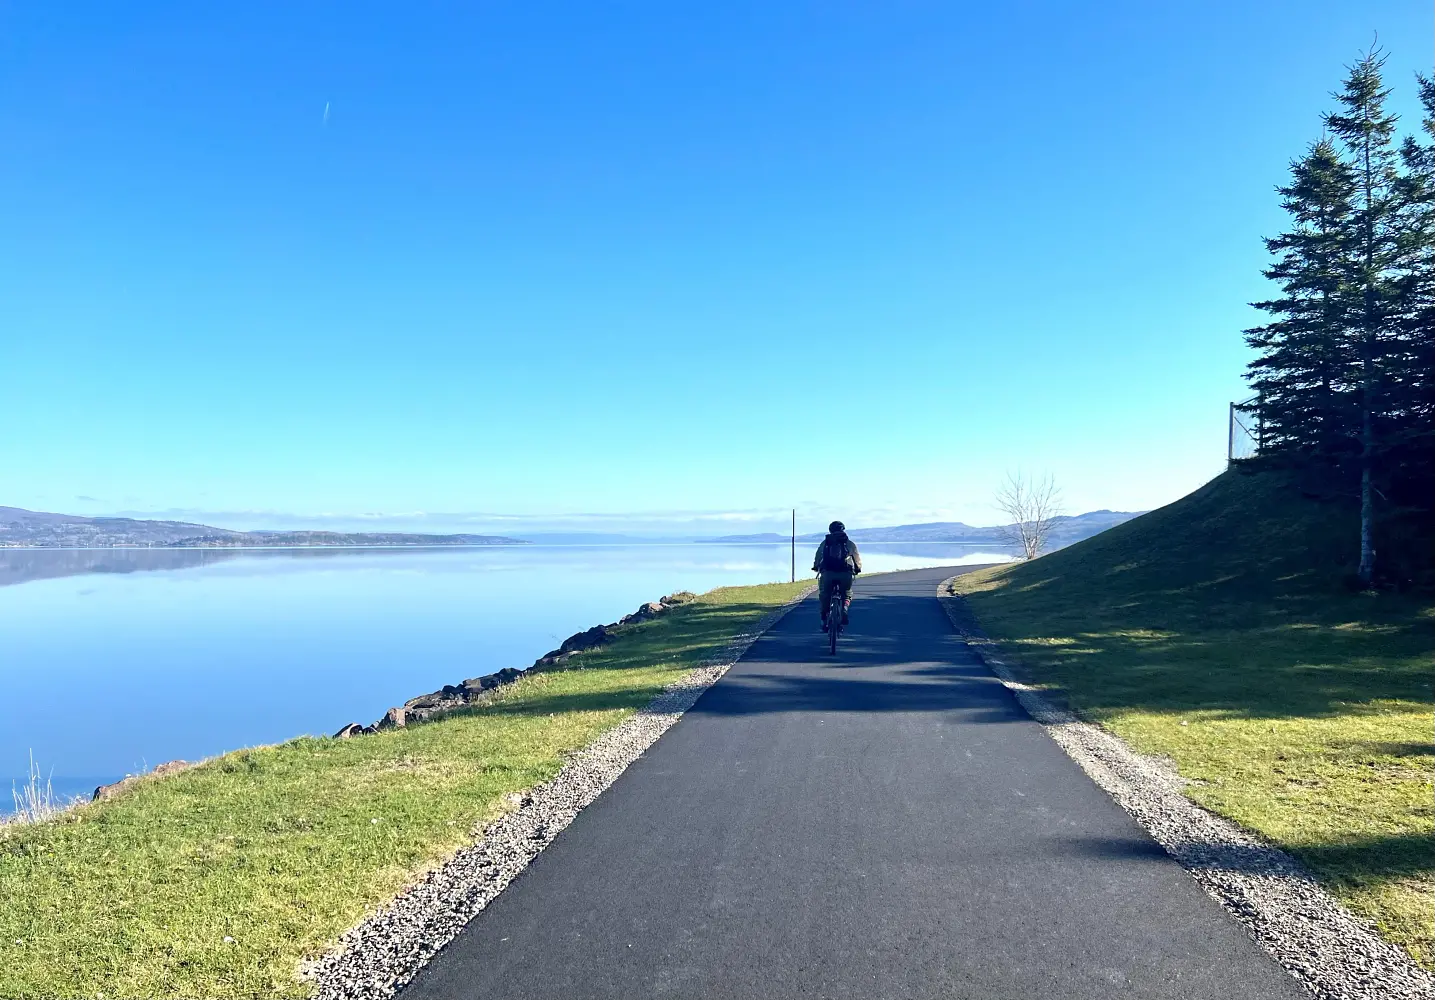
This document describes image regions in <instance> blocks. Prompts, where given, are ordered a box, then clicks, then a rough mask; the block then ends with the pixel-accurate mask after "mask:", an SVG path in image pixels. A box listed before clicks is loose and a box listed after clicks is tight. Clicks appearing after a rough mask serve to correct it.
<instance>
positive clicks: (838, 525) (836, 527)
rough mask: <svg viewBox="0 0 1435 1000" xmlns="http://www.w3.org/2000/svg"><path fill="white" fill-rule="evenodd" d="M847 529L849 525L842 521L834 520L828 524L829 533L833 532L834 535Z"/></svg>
mask: <svg viewBox="0 0 1435 1000" xmlns="http://www.w3.org/2000/svg"><path fill="white" fill-rule="evenodd" d="M846 530H847V525H845V524H843V523H842V522H841V521H833V522H832V523H831V524H829V525H828V526H827V531H828V533H829V534H833V535H835V534H837V533H838V532H839V531H846Z"/></svg>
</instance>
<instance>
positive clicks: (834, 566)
mask: <svg viewBox="0 0 1435 1000" xmlns="http://www.w3.org/2000/svg"><path fill="white" fill-rule="evenodd" d="M812 571H813V572H814V573H817V574H818V577H817V606H818V607H819V608H820V609H822V631H824V632H826V631H827V608H828V605H830V604H831V603H832V588H833V587H839V588H841V594H842V624H843V625H846V624H847V609H848V608H849V607H851V606H852V579H853V577H855V576H856V575H857V574H858V573H860V572H862V554H861V553H860V552H858V551H857V543H856V542H854V541H853V540H852V539H850V538H848V537H847V526H846V525H845V524H843V523H842V522H841V521H833V522H832V523H831V524H829V525H828V526H827V537H826V538H824V539H823V540H822V544H821V545H819V546H817V554H816V555H815V556H813V557H812Z"/></svg>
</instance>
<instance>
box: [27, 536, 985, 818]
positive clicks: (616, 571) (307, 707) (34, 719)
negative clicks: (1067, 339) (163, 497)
mask: <svg viewBox="0 0 1435 1000" xmlns="http://www.w3.org/2000/svg"><path fill="white" fill-rule="evenodd" d="M863 555H864V561H865V563H866V565H867V567H868V568H869V570H871V571H874V572H875V571H880V570H889V569H904V568H910V567H915V566H931V565H946V564H959V563H971V562H990V561H998V560H1000V559H1002V558H1004V557H1005V556H1004V554H1003V553H999V552H992V551H991V550H990V548H986V547H973V546H959V545H949V544H930V545H923V544H908V545H870V546H864V547H863ZM811 558H812V553H811V551H810V546H806V545H804V546H801V547H800V549H799V551H798V553H797V570H798V576H799V578H803V577H807V576H808V575H809V574H808V573H807V571H806V567H807V566H808V565H810V562H809V560H810V559H811ZM790 559H791V554H790V551H789V549H788V547H787V546H785V545H765V546H763V545H757V546H751V545H742V546H737V545H713V544H680V545H632V546H611V545H609V546H539V545H534V546H476V547H465V548H460V547H443V548H433V549H412V548H392V549H312V548H311V549H259V550H256V549H70V550H66V549H0V583H3V584H7V585H8V586H0V702H3V704H5V705H7V706H12V707H13V706H25V707H26V708H27V710H25V711H10V712H8V713H7V717H6V720H5V725H4V726H0V809H4V808H6V807H8V805H9V801H8V799H9V796H8V786H9V784H10V780H9V779H10V778H11V777H12V776H16V777H18V776H20V775H23V774H24V773H25V769H26V764H27V763H28V759H29V752H30V751H31V750H33V751H34V754H35V758H36V760H37V761H38V762H39V763H40V765H41V767H42V768H43V769H44V770H45V771H46V772H51V770H52V769H53V775H54V778H55V783H56V785H57V787H63V788H67V789H69V788H83V787H86V786H88V787H93V786H94V785H95V784H97V783H99V782H100V781H101V780H112V779H113V778H116V777H119V776H121V775H123V774H125V773H127V772H132V771H135V770H137V769H140V768H142V767H144V766H145V765H146V764H148V765H154V764H157V763H161V762H163V761H166V760H172V759H174V758H178V757H183V758H187V759H195V758H199V757H205V756H209V755H212V754H215V753H220V752H222V751H225V750H230V749H234V748H236V747H240V746H246V745H252V744H256V743H270V742H275V741H279V740H283V739H286V738H289V737H291V736H295V735H298V734H300V733H306V732H308V733H322V732H332V731H334V730H336V729H338V728H339V726H341V725H343V724H344V723H347V722H350V721H361V722H370V721H373V720H374V719H376V718H378V717H379V716H380V715H381V714H382V713H383V711H384V709H385V708H387V707H388V706H389V705H394V704H398V703H400V702H402V701H404V700H405V699H407V698H409V697H412V696H414V695H416V694H419V693H422V692H424V691H431V690H434V689H435V688H437V687H439V686H440V685H442V684H445V683H451V682H453V681H457V680H460V679H462V678H464V677H472V676H475V675H477V674H481V673H488V672H490V671H493V670H498V669H500V668H502V667H509V666H518V667H522V666H527V665H528V664H529V663H531V662H532V661H533V660H534V658H535V657H537V656H539V655H541V654H542V653H544V652H546V651H548V650H549V649H552V648H553V647H554V646H556V645H557V644H558V642H559V641H560V640H561V639H562V638H563V637H565V636H567V635H569V634H571V633H573V632H576V631H578V630H579V629H582V628H586V627H587V626H589V625H592V624H593V623H595V622H608V621H613V620H615V619H616V618H617V617H619V616H620V615H622V614H624V613H625V612H628V611H631V610H632V609H633V608H635V607H636V606H637V605H638V604H639V603H640V602H642V601H647V600H651V599H653V598H656V597H658V596H660V595H662V594H664V593H669V592H671V591H674V590H684V589H685V590H694V591H703V590H708V589H710V588H712V587H716V586H722V585H730V584H747V583H762V582H766V581H770V580H785V579H786V578H787V576H788V573H789V571H790ZM61 692H62V693H63V694H62V695H61Z"/></svg>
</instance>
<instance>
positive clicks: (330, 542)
mask: <svg viewBox="0 0 1435 1000" xmlns="http://www.w3.org/2000/svg"><path fill="white" fill-rule="evenodd" d="M526 544H527V543H526V542H524V541H523V540H521V539H518V538H506V537H504V536H502V535H418V534H408V533H400V532H345V531H231V530H230V529H228V528H213V527H210V526H209V525H207V524H190V523H188V522H185V521H142V520H137V519H134V518H128V517H80V516H77V515H73V514H47V513H45V512H43V511H34V510H24V509H22V508H20V507H0V548H15V547H34V548H75V549H91V548H200V547H204V548H255V547H261V546H304V547H310V546H314V547H321V546H335V545H386V546H387V545H392V546H398V545H526Z"/></svg>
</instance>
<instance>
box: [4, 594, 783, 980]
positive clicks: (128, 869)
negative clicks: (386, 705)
mask: <svg viewBox="0 0 1435 1000" xmlns="http://www.w3.org/2000/svg"><path fill="white" fill-rule="evenodd" d="M805 586H806V584H805V583H798V584H795V585H789V584H771V585H766V586H758V587H731V588H722V589H719V590H715V591H712V592H710V593H708V594H705V595H703V596H702V597H701V598H699V599H698V600H697V601H695V602H693V603H691V604H687V605H683V606H681V607H679V608H676V609H674V610H672V611H670V612H669V613H667V614H665V615H664V616H662V617H661V618H658V619H656V620H653V621H650V622H646V623H642V624H639V625H634V626H629V627H626V628H625V629H624V630H623V631H622V634H621V635H620V637H619V638H618V639H617V640H616V641H615V642H614V643H613V644H611V645H610V646H608V647H605V648H603V649H600V650H594V651H592V652H590V653H585V654H583V655H582V656H581V658H580V661H579V662H581V664H582V667H583V669H577V670H568V671H563V672H556V673H547V674H540V675H536V676H533V677H530V678H525V679H523V680H521V681H519V682H518V683H516V684H514V685H513V686H512V687H510V688H507V689H505V691H504V693H503V694H502V696H501V697H500V698H499V699H498V700H496V701H495V702H493V703H491V704H489V705H486V706H484V707H482V708H479V709H477V710H474V711H471V712H469V713H466V714H463V715H457V716H450V717H448V718H445V719H442V720H438V721H434V722H431V723H428V724H425V725H419V726H415V727H412V728H410V729H405V730H395V731H390V732H384V733H380V734H377V735H374V736H368V737H363V738H359V739H352V740H332V739H311V738H304V739H297V740H292V741H290V742H288V743H284V744H281V745H279V746H274V747H265V748H260V749H252V750H243V751H238V752H236V753H231V754H227V755H225V756H224V757H220V758H217V759H215V760H212V761H209V762H207V763H205V764H203V765H201V766H200V767H197V768H195V769H193V770H190V771H186V772H183V773H181V774H177V775H174V776H172V777H169V778H165V779H163V780H155V781H148V782H143V783H141V784H140V785H139V786H138V787H136V788H135V789H134V790H133V791H131V792H129V793H127V794H126V795H124V796H123V797H121V798H118V799H116V800H114V801H111V802H103V803H95V804H92V805H87V806H83V807H81V808H79V809H76V810H74V811H72V812H69V813H66V814H64V815H62V816H60V817H59V818H57V819H53V820H49V821H47V822H42V823H37V824H32V825H10V826H0V996H3V997H7V998H14V1000H30V998H35V1000H41V998H43V1000H54V998H61V997H97V996H103V997H106V998H120V997H145V998H150V997H189V998H197V997H264V998H270V997H302V996H305V995H307V993H308V988H307V986H306V984H304V983H303V982H301V981H300V979H299V978H298V976H297V969H298V967H299V964H300V962H301V961H302V960H303V959H305V958H308V957H313V956H315V955H317V954H318V953H319V952H321V951H322V949H324V948H325V947H326V946H327V945H329V944H330V943H331V942H333V941H334V940H335V939H336V938H337V936H338V935H339V934H340V933H341V932H342V931H344V930H345V929H346V928H348V927H349V926H351V925H353V924H354V923H356V922H357V921H358V920H359V919H360V918H361V917H362V916H363V914H364V912H365V910H366V908H368V907H372V906H374V905H376V904H378V903H380V902H382V901H383V900H385V899H387V898H388V897H390V896H392V895H393V893H394V892H396V891H397V890H398V889H400V888H401V887H403V886H404V885H405V884H407V883H409V882H410V881H411V880H412V879H413V878H414V877H415V875H416V874H418V873H420V872H422V871H424V870H425V869H427V868H429V867H431V866H433V865H434V864H436V863H437V862H439V861H440V860H442V859H443V858H444V857H445V856H446V855H447V854H449V853H451V852H452V851H453V850H455V849H457V848H458V847H460V846H462V845H463V844H465V843H468V842H469V841H470V833H471V831H472V829H473V827H474V825H475V824H477V823H482V822H487V821H490V820H492V819H494V818H496V817H497V816H498V815H500V814H501V813H502V812H503V811H504V809H505V808H506V807H505V804H504V803H505V797H506V796H507V795H509V794H510V793H512V792H517V791H520V790H522V789H525V788H528V787H531V786H532V785H535V784H537V783H539V782H542V781H545V780H547V779H549V778H551V777H553V776H554V775H555V774H557V772H558V770H559V768H560V767H561V766H562V762H563V756H564V755H565V754H566V753H568V752H571V751H573V750H575V749H577V748H580V747H582V746H584V745H585V744H587V743H589V742H590V741H591V740H592V739H594V738H595V737H596V736H597V735H599V734H600V733H601V732H603V731H604V730H606V729H608V728H611V727H612V726H615V725H617V724H618V723H620V722H622V721H623V720H624V719H625V718H627V717H628V716H629V715H630V714H632V712H633V711H635V710H636V709H638V708H639V707H641V706H642V705H644V704H646V703H647V702H648V701H649V700H651V699H652V698H653V697H654V696H655V695H657V694H658V693H659V692H660V691H661V690H662V689H663V688H664V687H665V686H666V685H667V684H669V683H671V682H672V681H673V680H675V679H676V678H677V677H678V676H680V675H681V673H682V672H683V671H684V670H686V669H689V668H691V667H693V666H695V665H696V664H697V663H698V662H699V661H701V660H702V659H703V658H704V657H706V656H709V655H711V654H712V653H714V652H715V651H716V650H718V649H719V648H721V647H722V646H723V645H724V644H726V643H727V642H729V641H731V639H732V638H733V637H734V636H735V635H737V634H739V633H741V632H742V631H744V630H745V629H746V628H748V627H749V626H751V625H752V624H753V623H754V622H756V621H757V620H758V619H759V618H760V617H761V616H762V615H763V614H765V613H767V612H768V611H770V610H771V609H772V608H774V607H776V606H778V605H780V604H782V603H783V602H784V601H786V600H788V599H789V598H790V597H792V596H795V595H796V594H797V593H799V592H800V591H801V590H802V589H803V587H805Z"/></svg>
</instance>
